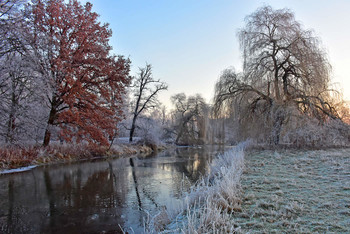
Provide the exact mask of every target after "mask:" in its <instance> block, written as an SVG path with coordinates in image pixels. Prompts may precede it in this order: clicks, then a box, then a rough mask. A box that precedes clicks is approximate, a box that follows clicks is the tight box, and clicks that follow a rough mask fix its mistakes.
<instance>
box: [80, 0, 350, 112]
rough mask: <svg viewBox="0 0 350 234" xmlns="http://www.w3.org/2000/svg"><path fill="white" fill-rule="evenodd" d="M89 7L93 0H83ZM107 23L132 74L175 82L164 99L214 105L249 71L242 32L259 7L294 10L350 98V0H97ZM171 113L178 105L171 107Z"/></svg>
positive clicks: (95, 3)
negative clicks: (229, 72) (231, 72)
mask: <svg viewBox="0 0 350 234" xmlns="http://www.w3.org/2000/svg"><path fill="white" fill-rule="evenodd" d="M82 2H83V3H84V2H86V0H84V1H82ZM90 2H91V3H92V4H93V10H94V11H95V12H97V13H98V14H99V15H100V18H99V20H100V21H102V22H106V23H109V25H110V28H111V29H112V31H113V36H112V39H111V44H112V46H113V52H114V53H115V54H120V55H124V56H126V57H129V58H130V60H131V62H132V68H131V75H135V74H136V72H137V71H138V67H143V66H145V64H146V62H147V63H150V64H152V66H153V74H154V78H156V79H161V80H162V81H164V82H166V83H168V85H169V89H168V91H164V92H163V93H162V94H161V95H160V100H161V101H162V103H163V104H165V105H166V106H168V107H169V106H170V104H171V102H170V97H171V96H172V95H174V94H176V93H180V92H184V93H185V94H186V95H194V94H196V93H200V94H202V95H203V97H204V98H205V99H206V101H208V102H211V101H212V98H213V95H214V85H215V83H216V81H217V80H218V78H219V76H220V73H221V72H222V70H224V69H225V68H229V67H234V68H235V69H236V70H237V71H240V70H241V66H242V65H241V53H240V50H239V42H238V38H237V36H236V33H237V31H238V29H239V28H242V27H243V26H244V18H245V17H246V16H247V15H249V14H251V13H252V12H254V11H255V10H256V9H257V8H259V7H262V6H264V5H270V6H272V7H273V8H274V9H280V8H289V9H291V10H292V11H293V12H294V13H295V18H296V20H298V21H299V22H301V23H302V24H303V26H304V28H305V29H313V30H314V32H315V35H317V36H318V37H319V38H320V39H321V41H322V45H323V47H324V48H325V49H326V51H327V52H328V58H329V61H330V63H331V65H332V67H333V74H332V77H333V82H332V83H336V84H337V87H339V88H340V89H342V91H343V95H344V99H346V100H348V101H350V78H349V75H348V74H347V70H348V67H347V66H349V65H350V58H349V54H350V30H349V29H348V27H349V23H350V1H347V0H334V1H327V0H309V1H301V0H275V1H272V0H271V1H259V0H251V1H239V0H232V1H229V0H223V1H212V0H201V1H197V0H177V1H171V0H163V1H158V0H147V1H141V0H132V1H129V0H114V1H107V0H90ZM169 108H170V107H169Z"/></svg>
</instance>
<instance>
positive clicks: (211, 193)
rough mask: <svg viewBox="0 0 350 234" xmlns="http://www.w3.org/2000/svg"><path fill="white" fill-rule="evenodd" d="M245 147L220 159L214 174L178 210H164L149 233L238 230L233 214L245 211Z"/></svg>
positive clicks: (193, 189) (152, 221) (151, 222)
mask: <svg viewBox="0 0 350 234" xmlns="http://www.w3.org/2000/svg"><path fill="white" fill-rule="evenodd" d="M246 144H247V143H242V144H240V145H238V146H236V147H235V148H233V149H231V150H229V151H227V152H225V153H223V154H221V155H219V156H218V157H217V158H216V159H215V160H214V161H213V163H212V165H211V167H210V172H209V174H208V175H207V176H205V177H204V178H203V179H201V180H200V181H199V182H198V183H197V184H196V185H194V186H192V187H191V188H190V190H189V191H188V192H187V193H185V195H184V197H183V203H182V206H181V207H179V208H178V209H177V210H174V209H173V210H167V209H163V210H161V211H160V212H159V213H158V214H157V215H156V216H154V217H153V218H152V219H150V220H149V221H148V225H147V226H146V227H145V232H149V233H153V232H163V233H210V232H212V233H223V232H226V233H232V232H235V231H237V230H238V227H237V226H236V225H235V220H234V219H233V218H232V217H233V216H232V215H233V214H234V213H236V212H240V211H241V203H242V201H241V193H242V190H241V184H240V178H241V175H242V173H243V169H244V148H245V147H246Z"/></svg>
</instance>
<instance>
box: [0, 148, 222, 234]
mask: <svg viewBox="0 0 350 234" xmlns="http://www.w3.org/2000/svg"><path fill="white" fill-rule="evenodd" d="M220 151H221V150H219V149H217V148H208V147H206V148H178V149H176V150H171V151H166V152H162V153H159V154H158V155H150V156H147V157H145V156H138V157H131V158H120V159H96V160H91V161H84V162H79V163H73V164H60V165H51V166H42V167H38V168H35V169H33V170H31V171H27V172H22V173H16V174H4V175H0V233H104V232H107V233H120V232H121V228H123V229H124V230H129V231H131V229H132V231H134V232H135V233H139V232H141V231H142V230H143V222H144V219H146V218H147V213H149V214H154V213H156V212H157V211H159V210H161V209H163V208H164V207H167V208H171V207H176V206H177V205H178V204H179V202H180V200H179V199H180V197H181V191H182V190H183V189H187V188H188V187H189V186H191V184H193V183H195V182H196V181H197V180H198V179H199V178H200V177H201V176H202V175H204V174H205V173H206V171H207V170H208V167H209V164H210V162H211V161H212V159H213V157H215V155H216V154H217V153H218V152H220ZM184 177H186V178H187V179H186V180H185V181H186V183H184V180H183V178H184Z"/></svg>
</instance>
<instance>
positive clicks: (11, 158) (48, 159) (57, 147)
mask: <svg viewBox="0 0 350 234" xmlns="http://www.w3.org/2000/svg"><path fill="white" fill-rule="evenodd" d="M168 147H169V146H166V145H157V146H156V147H155V146H154V145H145V144H128V143H123V144H117V145H113V146H112V147H110V148H109V147H105V146H89V145H87V144H76V145H73V144H52V145H50V146H48V147H42V146H35V145H34V146H3V147H1V148H0V174H1V173H2V171H6V172H9V170H13V172H17V171H20V170H14V169H19V168H28V167H29V168H30V167H33V166H40V165H47V164H55V163H66V162H76V161H80V160H87V159H93V158H101V157H111V158H117V157H124V156H130V155H135V154H145V155H148V154H151V153H152V152H154V151H158V150H159V151H161V150H164V149H166V148H168ZM23 170H25V169H23Z"/></svg>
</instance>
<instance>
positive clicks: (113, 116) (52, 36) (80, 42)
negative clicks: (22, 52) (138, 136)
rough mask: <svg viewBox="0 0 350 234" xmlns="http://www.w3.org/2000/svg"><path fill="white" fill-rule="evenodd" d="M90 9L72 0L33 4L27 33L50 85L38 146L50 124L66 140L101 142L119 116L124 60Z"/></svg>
mask: <svg viewBox="0 0 350 234" xmlns="http://www.w3.org/2000/svg"><path fill="white" fill-rule="evenodd" d="M91 8H92V5H91V4H90V3H87V4H86V5H85V6H82V5H81V4H80V3H79V2H78V1H76V0H71V1H69V2H68V3H65V1H63V0H52V1H46V2H41V1H39V2H38V3H37V4H36V5H35V6H34V7H33V17H34V24H33V32H36V35H35V38H36V40H37V41H36V43H39V44H40V45H41V46H40V47H39V46H38V47H36V48H40V50H41V51H40V53H38V54H41V55H43V57H44V59H43V60H45V62H46V63H47V64H48V66H47V67H48V68H49V71H47V72H46V73H45V74H49V75H48V77H47V79H48V80H49V83H50V84H51V86H52V93H51V94H50V95H49V103H50V109H51V111H50V117H49V120H48V122H47V125H48V127H47V129H46V133H45V139H46V142H45V140H44V145H48V144H49V142H50V135H51V132H50V128H51V127H52V126H59V127H60V129H61V132H60V137H61V139H64V140H66V141H76V142H80V141H82V140H85V141H87V142H89V143H93V144H95V143H98V144H102V145H107V144H108V140H109V137H111V136H113V135H114V134H115V133H116V131H117V123H118V122H119V121H120V120H121V119H122V118H123V115H122V111H121V107H122V104H123V101H122V96H123V94H124V93H125V88H126V86H127V85H128V84H129V82H130V76H129V70H130V61H129V60H128V59H125V58H123V57H122V56H114V55H111V53H110V52H111V46H110V45H109V39H110V37H111V36H112V32H111V30H110V29H109V28H108V24H101V23H100V22H98V20H97V18H98V15H97V14H96V13H94V12H92V11H91ZM42 45H47V46H42ZM47 138H48V139H47ZM45 143H46V144H45Z"/></svg>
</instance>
